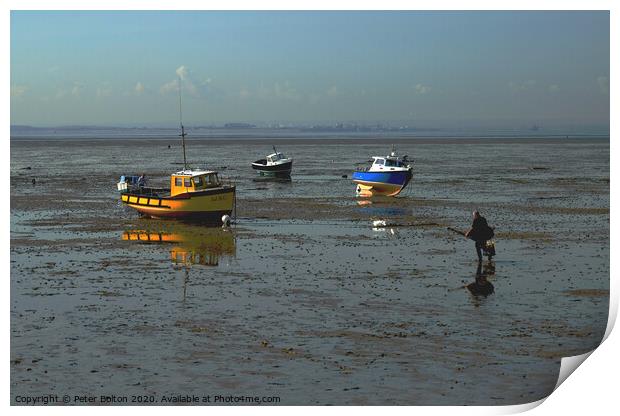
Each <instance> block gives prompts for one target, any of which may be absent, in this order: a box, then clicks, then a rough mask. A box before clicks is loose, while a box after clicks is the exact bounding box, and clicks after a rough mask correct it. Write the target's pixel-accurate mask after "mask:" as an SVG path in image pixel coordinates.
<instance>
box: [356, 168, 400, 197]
mask: <svg viewBox="0 0 620 416" xmlns="http://www.w3.org/2000/svg"><path fill="white" fill-rule="evenodd" d="M411 177H412V173H411V171H410V170H406V171H397V172H359V171H356V172H353V176H352V179H353V182H355V183H357V184H358V185H359V187H358V193H360V194H362V195H363V194H366V196H369V195H388V196H395V195H398V194H399V193H400V191H402V190H403V188H404V187H405V186H407V184H408V183H409V181H410V180H411Z"/></svg>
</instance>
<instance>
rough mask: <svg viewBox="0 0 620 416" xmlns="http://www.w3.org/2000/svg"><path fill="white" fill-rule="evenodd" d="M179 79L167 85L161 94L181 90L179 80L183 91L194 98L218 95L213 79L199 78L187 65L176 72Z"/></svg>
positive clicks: (163, 87) (162, 88) (162, 87)
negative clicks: (212, 83)
mask: <svg viewBox="0 0 620 416" xmlns="http://www.w3.org/2000/svg"><path fill="white" fill-rule="evenodd" d="M175 73H176V75H177V79H173V80H172V81H170V82H167V83H165V84H164V85H162V86H161V87H160V88H159V92H160V93H161V94H168V93H171V92H176V91H178V90H179V79H180V80H181V82H182V84H181V85H182V87H183V91H184V92H186V93H187V94H189V95H191V96H192V97H196V98H209V97H212V96H214V95H215V94H216V89H215V88H214V87H213V86H212V85H211V78H208V77H207V78H199V77H197V76H196V75H194V74H193V72H192V71H191V70H190V69H189V68H187V67H186V66H185V65H181V66H180V67H178V68H177V69H176V71H175Z"/></svg>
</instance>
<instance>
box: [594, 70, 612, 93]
mask: <svg viewBox="0 0 620 416" xmlns="http://www.w3.org/2000/svg"><path fill="white" fill-rule="evenodd" d="M596 83H597V84H598V87H599V88H600V90H601V92H602V93H603V94H609V78H608V77H605V76H602V75H601V76H600V77H598V78H597V79H596Z"/></svg>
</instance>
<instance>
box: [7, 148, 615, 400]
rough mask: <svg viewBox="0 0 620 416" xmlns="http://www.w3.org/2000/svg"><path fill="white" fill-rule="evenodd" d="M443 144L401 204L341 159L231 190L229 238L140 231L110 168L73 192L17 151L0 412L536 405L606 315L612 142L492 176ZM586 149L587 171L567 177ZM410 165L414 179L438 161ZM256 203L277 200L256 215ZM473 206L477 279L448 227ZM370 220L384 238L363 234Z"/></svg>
mask: <svg viewBox="0 0 620 416" xmlns="http://www.w3.org/2000/svg"><path fill="white" fill-rule="evenodd" d="M529 145H530V144H528V146H529ZM452 146H453V145H446V147H445V148H442V149H441V151H442V152H443V153H444V155H445V154H446V150H448V151H449V152H448V156H450V155H452V157H453V159H450V158H448V163H447V165H448V167H444V168H441V169H444V171H443V172H441V174H439V173H438V174H437V176H434V175H427V176H425V174H424V173H420V175H419V177H418V178H416V177H415V176H414V182H412V185H411V188H412V192H411V193H407V194H405V195H402V196H401V197H399V198H395V199H372V200H360V199H357V198H355V197H354V196H353V195H352V192H351V191H352V189H353V186H352V185H351V183H350V182H348V181H347V180H346V179H343V178H341V177H340V175H339V173H340V171H341V169H342V168H341V167H339V166H336V167H334V168H333V170H332V171H329V172H327V173H325V172H318V171H316V172H315V170H316V169H317V168H316V167H315V166H312V165H309V166H304V165H303V164H302V166H301V169H300V170H299V179H297V180H296V179H295V177H293V181H292V183H290V184H286V183H285V184H283V183H270V182H256V181H255V180H254V177H253V176H250V175H248V176H247V177H244V176H240V177H238V178H237V180H238V183H239V185H238V187H239V200H238V223H237V225H235V226H233V227H232V228H231V229H230V230H221V229H219V228H205V227H202V226H196V225H191V224H183V223H178V222H171V221H157V220H147V219H139V218H138V217H137V216H136V215H135V214H134V213H132V212H131V211H127V210H126V209H125V208H123V207H122V206H120V205H119V204H118V203H117V201H116V199H115V194H114V192H113V191H112V192H111V191H110V189H109V188H112V187H113V178H111V175H109V174H108V173H107V171H109V170H110V169H111V168H110V166H107V167H105V169H104V168H101V172H99V171H98V170H97V169H95V170H94V171H93V172H91V173H90V175H89V177H90V179H89V180H88V181H79V180H78V181H75V180H72V174H71V170H70V169H69V168H67V167H66V166H63V164H62V163H60V162H55V163H54V162H51V163H45V162H46V160H47V159H46V158H48V157H49V154H50V153H54V152H55V151H56V150H54V149H55V148H53V147H52V148H51V149H49V148H46V149H43V151H42V150H41V149H36V148H34V149H33V148H19V147H17V148H16V149H13V148H12V152H14V153H12V158H11V162H12V177H11V396H12V398H13V397H15V396H16V395H42V394H50V393H52V394H59V395H63V394H70V395H79V394H83V395H93V396H99V395H104V394H107V395H117V396H118V395H133V394H135V395H153V396H155V397H156V398H157V400H159V399H160V397H161V396H163V395H173V394H196V395H215V394H221V395H235V396H279V397H280V400H281V401H280V402H279V404H284V405H286V404H290V405H298V404H407V405H416V404H419V405H422V404H471V405H474V404H481V405H484V404H498V405H507V404H516V403H525V402H530V401H533V400H536V399H539V398H541V397H544V396H546V395H547V394H549V393H550V392H551V391H552V389H553V387H554V386H555V383H556V381H557V373H558V371H559V361H560V359H561V357H563V356H569V355H576V354H581V353H583V352H586V351H588V350H591V349H592V348H595V347H596V346H597V345H598V343H599V342H600V339H601V338H602V335H603V333H604V330H605V326H606V322H607V311H608V302H609V182H608V180H609V179H608V178H609V175H608V172H609V164H608V163H609V153H608V145H607V147H605V146H604V145H597V146H594V147H593V146H592V145H589V146H586V145H584V146H583V147H580V148H575V146H573V145H571V146H568V147H567V148H566V149H562V152H560V153H562V154H561V157H559V158H558V160H555V159H553V158H552V157H551V156H549V155H548V154H547V155H546V156H545V158H543V159H544V160H532V161H530V162H529V165H528V166H537V167H540V166H544V167H547V168H548V170H543V169H533V168H526V167H524V168H523V169H522V170H521V168H520V167H515V168H514V170H513V171H511V170H510V169H508V173H503V174H496V175H495V176H494V177H490V176H489V175H488V174H486V173H484V172H483V173H480V171H479V170H476V171H475V172H465V173H464V174H462V175H461V176H460V177H457V176H456V174H455V173H454V172H452V171H451V170H450V169H451V168H450V167H449V166H450V161H451V160H452V161H453V162H454V163H456V161H457V160H459V158H460V157H461V156H460V153H461V152H462V149H454V150H450V149H453V147H452ZM503 146H506V145H503ZM509 146H511V151H512V153H513V158H518V157H519V154H521V153H520V151H521V148H519V147H517V148H513V146H515V145H513V144H510V145H509ZM496 147H497V148H498V149H501V148H502V145H501V144H498V145H497V146H496ZM584 149H586V150H588V151H591V152H592V154H593V155H598V160H593V159H592V158H590V159H588V161H587V162H584V163H586V164H587V166H583V164H582V165H578V166H577V167H575V166H574V165H573V166H572V168H571V169H566V167H565V165H564V162H565V161H566V160H571V158H576V157H577V155H576V153H583V151H584ZM295 150H296V151H297V152H302V151H303V149H302V147H300V148H299V149H295ZM478 150H479V148H474V149H471V153H472V154H477V153H479V152H478ZM487 150H488V149H487ZM491 150H492V151H496V150H497V149H496V148H495V147H493V148H492V149H491ZM450 151H451V152H453V153H450ZM497 151H498V152H499V150H497ZM37 152H38V153H37ZM58 152H60V150H58ZM115 152H116V153H114V152H112V156H114V155H116V157H118V158H121V157H122V154H123V149H117V150H115ZM350 152H351V151H350V149H347V151H346V152H343V153H350ZM421 153H422V155H423V156H424V157H426V159H427V160H428V161H429V162H424V159H422V162H421V165H424V164H425V163H430V161H432V160H434V159H433V158H434V157H435V156H434V153H433V152H431V149H428V153H424V152H422V151H421ZM525 153H526V152H525V151H524V154H525ZM539 153H540V152H539ZM33 155H38V156H37V157H38V159H37V158H34V156H33ZM101 155H102V156H98V157H99V158H101V159H102V160H103V162H106V163H108V162H107V161H108V159H111V157H112V156H111V155H110V152H107V153H104V152H102V153H101ZM319 156H320V155H317V157H319ZM541 158H542V157H541ZM65 159H67V156H65ZM32 160H35V161H37V160H38V161H39V162H38V164H35V163H32ZM67 163H68V162H67ZM67 163H65V165H66V164H67ZM110 163H111V162H110ZM498 163H499V162H498ZM26 164H29V165H35V166H32V169H31V170H28V171H27V172H28V174H29V175H32V174H35V172H33V171H36V175H37V178H39V180H37V184H36V185H35V186H32V185H27V186H26V185H25V184H27V181H26V179H27V178H25V177H24V172H25V171H24V170H22V168H23V167H24V165H26ZM43 166H45V168H44V167H43ZM486 166H487V167H485V169H489V170H494V171H496V167H495V166H492V165H490V164H489V165H486ZM232 168H235V167H234V166H233V167H231V169H232ZM236 169H239V171H241V169H242V168H241V167H237V168H236ZM425 170H426V171H428V170H427V169H425ZM153 172H155V170H153ZM496 172H499V171H498V170H497V171H496ZM515 172H517V173H515ZM577 172H578V173H577ZM153 174H155V173H153ZM442 175H443V179H442V177H441V176H442ZM109 176H110V177H109ZM319 176H320V177H319ZM471 177H475V179H471ZM416 179H417V183H416ZM511 180H512V182H511ZM325 182H326V183H327V184H329V186H330V187H331V189H330V190H329V192H327V191H324V189H323V188H324V185H322V186H319V185H318V184H321V183H323V184H324V183H325ZM481 183H482V184H483V185H481ZM472 186H477V188H473V189H478V190H479V191H478V192H477V194H476V195H477V196H476V198H475V200H472V197H471V195H472V191H471V189H472ZM259 188H260V189H259ZM339 189H342V192H340V191H339ZM347 189H348V191H347ZM242 191H244V192H243V193H242ZM61 194H62V197H59V195H61ZM262 194H267V195H266V196H269V197H272V198H275V197H284V196H286V199H285V201H286V202H285V203H281V204H279V203H275V204H271V205H266V204H265V203H264V199H265V198H264V196H263V195H262ZM305 194H309V195H305ZM334 194H335V195H334ZM472 206H475V207H476V208H478V209H480V210H481V211H482V212H483V214H484V215H486V216H487V218H488V219H489V222H490V223H491V224H492V225H495V226H496V227H497V231H496V233H497V251H498V255H497V257H496V258H495V259H494V260H493V261H492V262H488V261H486V260H485V262H484V263H483V265H482V266H481V267H480V269H478V263H477V261H476V260H475V253H474V249H473V243H471V242H470V241H467V240H465V239H464V238H463V237H460V236H458V235H456V234H454V233H451V232H449V231H447V230H446V227H447V226H455V227H457V228H466V227H467V226H468V225H469V212H470V211H471V209H472ZM379 219H380V220H385V221H386V223H387V225H388V226H386V227H380V228H373V226H372V221H373V220H379ZM472 283H478V284H477V285H476V284H474V285H472ZM489 285H490V286H489ZM489 288H492V290H489ZM483 289H484V290H483Z"/></svg>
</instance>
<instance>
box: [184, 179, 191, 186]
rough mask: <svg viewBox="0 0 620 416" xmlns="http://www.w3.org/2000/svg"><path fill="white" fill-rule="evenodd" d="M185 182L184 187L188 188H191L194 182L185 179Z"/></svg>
mask: <svg viewBox="0 0 620 416" xmlns="http://www.w3.org/2000/svg"><path fill="white" fill-rule="evenodd" d="M184 182H185V184H184V185H185V187H186V188H189V187H191V186H192V180H191V179H190V178H185V180H184Z"/></svg>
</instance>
